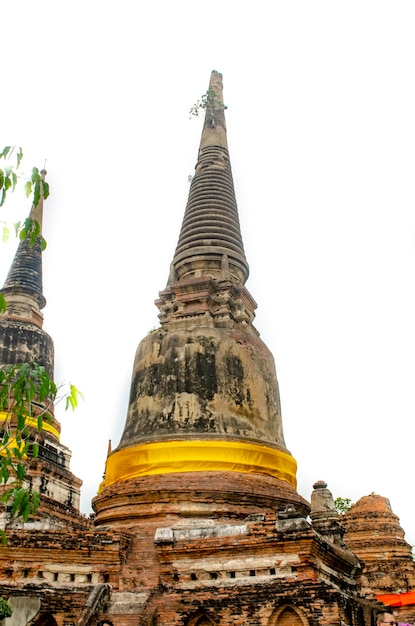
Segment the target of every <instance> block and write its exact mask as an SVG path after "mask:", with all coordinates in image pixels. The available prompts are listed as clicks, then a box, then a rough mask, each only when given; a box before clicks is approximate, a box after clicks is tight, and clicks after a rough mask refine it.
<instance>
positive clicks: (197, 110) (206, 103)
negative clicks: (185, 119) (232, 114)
mask: <svg viewBox="0 0 415 626" xmlns="http://www.w3.org/2000/svg"><path fill="white" fill-rule="evenodd" d="M215 100H216V102H215ZM214 103H215V104H216V106H219V108H220V109H222V111H224V110H225V109H227V108H228V107H227V106H226V104H224V103H223V102H222V101H219V100H218V97H217V93H216V91H215V90H214V89H212V87H209V89H208V90H207V91H206V92H205V93H204V94H203V95H202V96H201V97H200V98H199V100H197V101H196V102H195V103H194V105H193V106H192V107H191V108H190V111H189V119H192V117H199V115H200V114H201V112H202V111H205V112H206V119H207V121H209V122H210V121H213V119H214V113H213V106H214Z"/></svg>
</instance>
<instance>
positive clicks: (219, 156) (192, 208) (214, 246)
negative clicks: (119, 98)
mask: <svg viewBox="0 0 415 626" xmlns="http://www.w3.org/2000/svg"><path fill="white" fill-rule="evenodd" d="M206 102H207V106H206V114H205V121H204V126H203V132H202V138H201V141H200V147H199V158H198V162H197V165H196V171H195V176H194V177H193V179H192V183H191V186H190V193H189V200H188V203H187V207H186V211H185V214H184V219H183V224H182V228H181V232H180V236H179V241H178V244H177V248H176V252H175V255H174V259H173V264H172V269H173V272H172V274H171V277H170V278H171V279H173V280H184V279H186V278H188V277H190V276H198V275H201V274H205V275H210V276H212V277H215V278H218V279H221V278H228V277H231V278H232V279H233V280H235V281H240V282H241V283H243V284H244V283H245V282H246V279H247V278H248V273H249V270H248V263H247V261H246V258H245V252H244V247H243V243H242V236H241V230H240V225H239V217H238V209H237V205H236V199H235V191H234V185H233V179H232V171H231V164H230V160H229V152H228V144H227V138H226V125H225V114H224V108H225V107H224V104H223V93H222V76H221V74H219V73H218V72H212V75H211V79H210V84H209V89H208V91H207V101H206Z"/></svg>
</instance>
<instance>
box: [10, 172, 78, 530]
mask: <svg viewBox="0 0 415 626" xmlns="http://www.w3.org/2000/svg"><path fill="white" fill-rule="evenodd" d="M45 176H46V172H45V171H44V170H43V171H42V172H41V177H42V180H45ZM40 187H41V190H40V198H39V202H38V203H37V204H33V205H32V208H31V210H30V213H29V218H30V219H31V220H32V223H35V222H37V224H38V225H39V227H40V230H39V234H38V235H37V237H36V240H35V242H33V241H31V240H30V237H29V238H25V239H23V240H21V241H20V243H19V245H18V247H17V251H16V254H15V256H14V259H13V261H12V263H11V266H10V270H9V273H8V276H7V278H6V281H5V283H4V286H3V288H2V289H1V293H2V294H3V295H4V297H5V300H6V303H7V308H6V311H5V312H4V313H3V314H2V315H0V367H3V366H8V365H21V364H23V363H28V364H33V363H35V364H36V365H39V366H43V367H44V368H45V369H46V371H47V372H48V375H49V377H50V378H51V379H52V380H53V378H54V345H53V340H52V338H51V337H50V335H48V333H46V331H45V330H43V314H42V309H43V307H44V306H45V304H46V300H45V297H44V295H43V276H42V249H43V237H42V223H43V201H44V198H43V186H42V185H41V186H40ZM45 414H47V415H48V417H47V418H45V419H44V420H43V425H42V429H41V430H40V431H39V428H38V421H37V417H38V415H45ZM13 419H14V418H13V417H12V418H11V417H10V413H9V412H8V411H4V410H2V411H0V426H1V424H2V423H3V422H5V421H6V422H10V421H11V423H13ZM26 426H27V428H28V430H29V431H30V432H31V433H32V435H33V436H34V438H35V439H36V442H37V444H38V456H37V458H36V459H35V458H34V457H31V456H30V454H29V458H28V460H27V468H28V472H27V479H28V481H29V483H30V485H31V488H33V489H34V490H36V491H38V492H39V493H40V494H41V495H42V497H41V503H40V507H39V509H38V510H37V512H36V515H35V520H36V521H35V524H38V523H39V524H40V526H41V527H42V528H45V527H50V528H57V527H59V526H61V525H62V524H63V525H64V526H65V527H67V524H68V521H70V522H73V521H74V520H75V521H76V523H79V520H80V519H81V516H80V513H79V503H80V488H81V485H82V481H81V480H79V478H77V477H76V476H74V475H73V474H72V472H71V471H70V469H69V464H70V458H71V452H70V450H69V449H68V448H66V446H64V445H62V443H61V442H60V432H61V425H60V423H59V422H58V420H57V419H56V418H55V416H54V406H53V403H52V402H51V401H50V398H45V399H44V400H43V401H42V402H40V401H37V400H35V401H34V402H33V406H32V411H31V414H30V415H28V416H27V420H26ZM30 436H31V435H30ZM30 436H29V438H30ZM19 523H20V522H19V520H15V519H14V518H10V513H9V512H8V511H7V510H6V511H3V512H2V511H1V508H0V528H6V527H7V528H9V527H12V526H13V525H18V524H19ZM31 523H33V520H31ZM45 525H46V526H45Z"/></svg>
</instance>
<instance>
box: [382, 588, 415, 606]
mask: <svg viewBox="0 0 415 626" xmlns="http://www.w3.org/2000/svg"><path fill="white" fill-rule="evenodd" d="M376 600H379V602H383V604H388V605H389V606H407V605H408V604H415V591H407V592H405V593H383V594H381V595H378V596H376Z"/></svg>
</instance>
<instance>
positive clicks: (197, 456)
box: [104, 440, 297, 489]
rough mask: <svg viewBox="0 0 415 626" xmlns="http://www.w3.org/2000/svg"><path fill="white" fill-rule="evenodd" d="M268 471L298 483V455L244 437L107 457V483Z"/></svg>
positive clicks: (147, 448) (125, 450) (175, 443)
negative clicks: (188, 474) (179, 474)
mask: <svg viewBox="0 0 415 626" xmlns="http://www.w3.org/2000/svg"><path fill="white" fill-rule="evenodd" d="M208 471H211V472H213V471H214V472H218V471H222V472H223V471H225V472H242V473H245V474H267V475H268V476H274V477H275V478H280V479H281V480H284V481H286V482H288V483H290V485H292V486H293V487H294V489H295V488H296V486H297V480H296V471H297V463H296V461H295V459H294V458H293V457H292V456H291V455H290V454H288V453H287V452H283V451H281V450H276V449H274V448H269V447H268V446H261V445H260V444H255V443H248V442H243V443H242V442H240V441H212V440H209V441H200V440H196V441H192V440H190V441H165V442H159V443H146V444H143V445H139V446H131V447H129V448H121V449H120V450H115V451H114V452H113V453H112V454H110V456H109V457H108V459H107V463H106V470H105V479H104V485H105V487H108V486H109V485H112V484H113V483H115V482H117V481H119V480H128V479H131V478H136V477H139V476H151V475H153V474H170V473H173V472H208Z"/></svg>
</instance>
